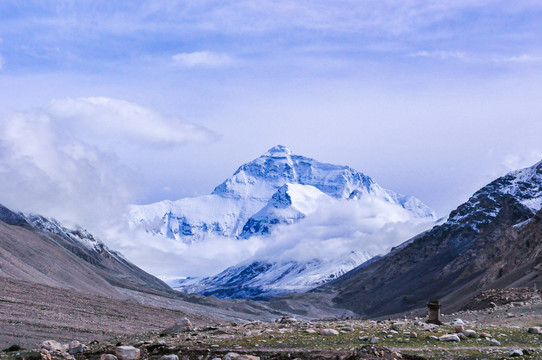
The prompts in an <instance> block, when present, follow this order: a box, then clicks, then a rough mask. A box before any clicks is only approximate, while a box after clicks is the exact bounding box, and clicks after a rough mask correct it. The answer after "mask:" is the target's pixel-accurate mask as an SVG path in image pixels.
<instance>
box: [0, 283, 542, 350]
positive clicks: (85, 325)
mask: <svg viewBox="0 0 542 360" xmlns="http://www.w3.org/2000/svg"><path fill="white" fill-rule="evenodd" d="M12 290H13V291H15V289H12ZM26 290H28V289H26ZM33 291H35V295H36V299H35V300H34V302H32V303H28V300H25V301H19V302H17V303H14V302H12V301H13V300H12V299H14V298H15V297H16V295H17V294H13V296H12V297H8V296H6V293H5V292H4V293H2V294H1V304H2V310H1V314H2V315H1V316H2V317H3V318H5V317H6V314H8V313H11V314H12V315H11V317H12V318H13V316H15V315H13V314H14V312H15V313H17V314H19V315H18V316H20V320H19V322H15V321H10V322H9V323H5V321H2V322H1V324H2V325H1V329H0V331H1V333H2V334H3V335H2V336H4V338H3V343H4V344H5V343H6V340H7V339H8V337H6V335H9V331H10V329H14V328H16V327H27V328H28V325H32V326H35V327H36V331H34V332H32V333H29V334H28V338H25V339H24V340H25V341H28V340H30V339H32V340H33V341H35V340H38V339H39V340H45V339H48V338H51V336H50V335H51V333H50V331H53V330H54V333H58V330H59V329H57V328H54V329H53V328H51V325H48V324H50V323H51V319H58V316H64V318H63V319H62V320H63V323H64V324H65V325H64V326H63V327H62V328H61V329H60V330H61V334H63V336H64V337H63V339H60V338H57V339H56V340H64V339H67V340H75V339H77V340H82V341H88V340H89V339H90V338H92V337H94V338H96V339H101V340H100V341H95V342H92V343H89V349H88V350H87V351H85V352H83V353H81V354H77V355H76V356H75V359H77V360H82V359H93V360H94V359H96V360H97V359H98V358H99V357H100V355H102V354H106V353H109V354H114V353H115V349H116V346H118V345H120V344H122V345H132V346H135V347H137V348H139V349H140V351H141V357H142V358H143V359H159V358H160V357H161V356H163V355H169V354H175V355H177V356H178V358H179V359H181V360H182V359H214V358H220V359H236V357H235V355H232V354H230V355H227V354H228V353H237V354H245V355H251V356H252V357H250V356H246V357H244V359H249V360H250V359H256V358H260V359H295V358H297V359H337V358H338V359H346V360H348V359H401V358H403V359H502V358H508V357H510V356H511V354H512V351H514V350H516V351H517V350H521V352H522V353H523V355H522V357H521V358H525V359H540V358H542V334H533V333H529V332H528V328H529V327H535V326H541V325H542V301H540V299H537V300H535V301H530V302H526V303H512V304H507V305H499V306H497V307H496V308H491V309H483V310H475V311H474V310H473V311H462V312H458V313H454V314H447V315H443V321H444V323H445V325H442V326H436V325H429V324H426V323H425V322H424V318H416V317H408V316H407V317H402V318H400V319H389V320H379V321H375V320H361V319H341V320H338V319H336V320H315V321H297V320H295V319H293V318H282V319H281V320H277V321H274V322H261V321H249V322H241V321H240V322H224V321H222V322H217V321H215V320H210V319H206V318H204V317H197V316H190V318H191V320H192V321H193V323H194V325H195V326H194V328H193V329H192V330H190V331H187V332H180V333H175V334H172V335H161V330H163V327H162V328H160V327H161V326H160V324H165V323H167V322H168V321H166V319H169V320H171V319H173V318H175V319H179V317H181V316H183V314H182V313H181V312H178V311H173V310H166V309H156V308H155V309H152V308H149V307H145V306H142V305H134V304H133V303H130V302H117V303H115V302H107V301H106V300H104V299H103V298H100V299H93V298H90V299H87V300H85V301H83V300H84V299H77V298H75V299H73V304H72V305H73V311H72V312H70V313H58V312H56V310H55V306H54V303H51V299H52V298H54V297H56V296H69V294H67V293H65V292H64V290H59V292H58V293H56V294H50V293H47V294H45V293H42V292H41V291H40V287H39V286H37V287H36V289H33ZM10 299H11V300H10ZM88 301H90V302H88ZM27 305H28V306H31V307H29V308H28V309H27V310H25V309H26V307H25V306H27ZM128 306H129V307H128ZM38 308H39V309H41V311H42V312H40V313H39V314H38V313H33V314H32V313H25V311H35V310H36V309H38ZM32 309H33V310H32ZM59 314H62V315H59ZM29 315H32V316H29ZM455 319H461V320H462V321H463V322H464V323H465V325H464V329H466V330H474V332H475V333H476V335H475V336H474V337H466V338H464V339H462V340H461V341H459V342H444V341H439V340H438V339H436V338H438V337H440V336H442V335H445V334H455V333H456V329H454V327H453V326H452V325H451V323H452V322H453V321H454V320H455ZM325 329H328V330H325ZM329 329H332V330H335V331H336V333H335V331H330V330H329ZM38 330H39V331H38ZM100 331H101V332H102V333H101V334H100ZM326 332H327V333H330V334H329V335H326V334H325V333H326ZM130 334H131V335H130ZM133 334H137V335H133ZM96 335H99V336H96ZM105 338H109V339H106V340H104V339H105ZM9 340H10V341H11V342H13V343H18V344H24V342H23V338H22V337H16V338H15V337H12V338H9ZM371 340H372V341H371ZM492 340H493V341H492ZM32 354H34V356H38V357H37V359H39V355H38V353H37V352H36V351H33V352H32V351H26V352H25V351H23V352H15V353H6V352H4V353H2V355H0V359H1V360H6V359H15V358H17V357H18V358H19V359H20V358H22V357H24V358H32ZM53 358H54V356H53ZM240 359H242V357H240V358H239V360H240Z"/></svg>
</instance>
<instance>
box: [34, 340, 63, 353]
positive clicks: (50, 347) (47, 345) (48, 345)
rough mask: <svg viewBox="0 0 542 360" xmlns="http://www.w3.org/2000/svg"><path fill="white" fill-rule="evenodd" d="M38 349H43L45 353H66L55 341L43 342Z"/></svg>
mask: <svg viewBox="0 0 542 360" xmlns="http://www.w3.org/2000/svg"><path fill="white" fill-rule="evenodd" d="M40 349H45V350H47V351H58V352H64V351H66V347H64V345H62V344H61V343H59V342H58V341H55V340H45V341H44V342H42V343H41V344H40Z"/></svg>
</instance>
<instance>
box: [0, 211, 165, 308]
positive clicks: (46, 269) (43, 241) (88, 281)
mask: <svg viewBox="0 0 542 360" xmlns="http://www.w3.org/2000/svg"><path fill="white" fill-rule="evenodd" d="M0 259H1V262H0V276H2V277H9V278H13V279H18V280H26V281H32V282H38V283H42V284H46V285H51V286H58V287H67V288H72V289H76V290H80V291H86V292H90V293H94V294H100V295H107V296H113V297H118V298H120V297H122V295H121V294H120V293H119V292H118V291H117V289H116V287H122V288H128V289H133V290H138V291H144V292H153V293H160V292H167V291H170V288H169V287H168V286H167V285H166V284H165V283H163V282H162V281H160V280H159V279H157V278H155V277H154V276H152V275H150V274H148V273H146V272H144V271H143V270H141V269H139V268H138V267H136V266H135V265H134V264H132V263H130V262H129V261H127V260H126V259H124V258H123V257H122V256H121V255H120V254H119V253H117V252H115V251H112V250H110V249H109V248H107V246H105V245H104V244H103V243H102V242H100V241H99V240H97V239H95V238H94V237H93V236H92V235H91V234H90V233H88V232H87V231H85V230H84V229H75V230H70V229H67V228H65V227H63V226H62V225H61V224H60V223H58V222H57V221H55V220H53V219H47V218H44V217H42V216H37V215H24V214H20V213H15V212H12V211H10V210H9V209H7V208H5V207H3V206H1V205H0Z"/></svg>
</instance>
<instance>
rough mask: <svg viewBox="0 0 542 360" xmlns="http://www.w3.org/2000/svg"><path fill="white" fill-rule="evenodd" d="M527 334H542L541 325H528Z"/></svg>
mask: <svg viewBox="0 0 542 360" xmlns="http://www.w3.org/2000/svg"><path fill="white" fill-rule="evenodd" d="M527 332H528V333H529V334H542V327H540V326H533V327H530V328H529V330H527Z"/></svg>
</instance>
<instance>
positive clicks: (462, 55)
mask: <svg viewBox="0 0 542 360" xmlns="http://www.w3.org/2000/svg"><path fill="white" fill-rule="evenodd" d="M409 57H419V58H431V59H437V60H457V61H461V62H466V63H473V64H475V63H480V64H484V63H494V64H503V65H505V64H534V63H542V57H541V56H535V55H529V54H518V55H500V54H474V53H467V52H464V51H446V50H431V51H429V50H422V51H417V52H413V53H410V54H409Z"/></svg>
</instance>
